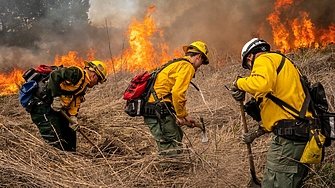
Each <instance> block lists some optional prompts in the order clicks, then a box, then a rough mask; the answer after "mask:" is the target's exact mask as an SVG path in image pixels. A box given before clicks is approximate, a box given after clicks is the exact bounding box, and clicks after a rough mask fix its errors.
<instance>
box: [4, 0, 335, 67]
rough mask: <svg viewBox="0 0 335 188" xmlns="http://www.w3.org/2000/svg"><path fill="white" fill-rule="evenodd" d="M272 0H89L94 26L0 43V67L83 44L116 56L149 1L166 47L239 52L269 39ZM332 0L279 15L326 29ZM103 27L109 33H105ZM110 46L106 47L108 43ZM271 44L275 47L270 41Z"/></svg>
mask: <svg viewBox="0 0 335 188" xmlns="http://www.w3.org/2000/svg"><path fill="white" fill-rule="evenodd" d="M275 2H276V0H248V1H247V0H234V1H232V0H213V1H208V0H183V1H181V0H164V1H162V0H113V1H112V0H91V8H90V11H89V12H88V15H89V19H90V22H91V25H92V26H94V27H96V28H99V29H91V30H89V29H88V30H87V29H83V28H76V29H75V31H76V32H75V33H72V34H71V35H64V34H59V33H52V32H50V31H40V36H41V38H42V40H41V41H39V42H38V43H37V44H36V45H37V46H38V50H36V49H20V48H15V47H11V48H5V47H2V48H1V54H0V60H1V63H0V69H1V70H2V72H3V71H4V70H5V71H6V70H8V69H9V68H8V67H9V66H7V65H8V64H11V65H12V66H13V67H19V68H25V67H27V66H30V65H37V64H41V63H45V64H48V63H52V62H53V61H54V59H55V55H56V54H59V55H65V54H67V53H68V52H69V51H77V52H78V56H80V57H82V58H84V59H85V58H86V52H87V49H94V50H97V53H96V56H95V58H96V59H102V60H104V59H106V60H107V59H109V58H110V55H111V54H112V56H116V57H117V56H118V55H119V54H120V53H121V52H122V51H124V50H125V48H127V44H128V43H127V37H126V35H125V33H126V31H127V29H128V26H129V24H130V23H131V22H132V19H136V20H137V21H141V20H143V19H144V16H145V14H146V13H147V9H148V8H149V7H150V6H155V13H152V14H151V15H152V17H153V19H154V21H155V25H156V27H157V28H159V29H160V30H162V31H163V36H162V37H161V38H158V39H157V38H156V41H159V42H161V43H165V44H166V45H168V46H169V47H170V50H171V51H172V50H173V49H175V48H178V47H181V46H182V45H185V44H189V43H191V42H193V41H195V40H202V41H204V42H206V43H207V45H208V47H209V48H210V49H211V50H212V51H215V52H216V53H217V54H222V53H230V54H234V55H236V57H238V56H239V54H240V50H241V48H242V47H243V45H244V44H245V43H246V42H247V41H248V40H250V39H251V38H252V37H260V38H263V39H265V40H267V41H268V42H269V43H270V44H273V36H272V32H273V31H272V29H271V27H270V24H269V22H268V21H267V20H266V18H267V17H268V16H269V15H270V14H271V13H272V12H273V11H274V3H275ZM333 10H335V5H334V3H333V0H321V1H315V0H294V3H293V4H292V5H291V6H290V7H289V8H288V9H286V10H285V11H283V12H282V13H281V15H280V18H281V19H282V20H281V21H282V22H283V23H285V22H287V20H290V19H294V18H296V17H297V16H298V15H299V12H300V11H305V12H307V13H309V17H308V18H309V19H311V21H312V22H313V23H314V25H315V27H316V28H326V29H327V28H328V26H329V25H330V24H331V23H334V22H335V11H333ZM107 32H108V34H109V36H107ZM274 32H275V31H274ZM109 46H111V48H109ZM273 47H274V48H276V46H274V45H273Z"/></svg>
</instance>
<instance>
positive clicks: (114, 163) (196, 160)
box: [0, 47, 335, 187]
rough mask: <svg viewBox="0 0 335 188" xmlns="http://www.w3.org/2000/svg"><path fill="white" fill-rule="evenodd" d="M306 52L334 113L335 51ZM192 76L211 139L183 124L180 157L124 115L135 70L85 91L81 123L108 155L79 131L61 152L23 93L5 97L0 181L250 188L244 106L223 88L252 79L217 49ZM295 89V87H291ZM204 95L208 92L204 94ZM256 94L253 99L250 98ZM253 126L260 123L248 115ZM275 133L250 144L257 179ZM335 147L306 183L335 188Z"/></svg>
mask: <svg viewBox="0 0 335 188" xmlns="http://www.w3.org/2000/svg"><path fill="white" fill-rule="evenodd" d="M332 50H333V48H332V47H330V48H329V49H327V50H322V51H314V50H305V51H301V52H297V53H294V54H289V56H290V57H291V58H292V59H293V60H294V61H295V63H296V64H297V65H298V66H299V67H300V68H301V70H302V71H303V72H304V73H305V74H306V75H307V76H308V77H309V79H310V80H311V81H313V82H314V81H316V80H318V81H321V82H322V83H323V84H324V86H325V88H326V92H327V97H328V100H329V102H330V110H331V111H335V108H334V104H335V101H334V98H335V97H334V90H335V86H334V85H335V83H334V82H335V72H334V69H335V54H334V52H333V51H332ZM214 59H215V61H213V62H216V60H219V61H220V62H225V64H224V67H223V68H218V67H217V65H212V66H207V67H205V66H203V67H201V70H200V71H199V72H198V73H197V75H196V77H195V78H194V80H193V81H194V83H196V84H197V85H198V86H199V87H200V89H201V91H202V92H201V93H200V92H198V91H197V90H196V89H194V88H192V87H190V88H189V90H188V93H187V95H188V99H189V100H188V111H189V113H190V114H191V116H193V117H195V118H196V119H199V118H200V117H203V118H204V120H205V124H206V128H207V134H208V137H209V142H208V143H202V142H201V139H202V133H201V130H199V129H196V128H194V129H189V128H185V127H183V130H184V132H185V134H184V139H183V145H184V149H185V152H184V154H182V155H180V156H179V157H178V158H164V157H160V156H159V155H158V153H157V151H156V143H155V141H154V139H153V137H152V136H151V134H150V132H149V129H148V128H147V127H146V126H145V125H144V123H143V120H142V118H130V117H128V116H127V115H126V114H125V113H124V112H123V106H124V101H123V99H122V95H123V91H124V89H125V88H126V86H127V82H128V81H129V80H130V78H131V77H132V75H131V74H127V73H118V74H117V75H114V76H110V77H109V80H108V81H107V83H106V84H104V85H99V86H97V87H96V88H94V89H93V90H90V91H89V93H88V94H87V95H86V99H87V101H86V102H85V103H84V104H83V106H82V108H81V111H80V115H79V122H80V124H81V125H82V127H83V130H84V132H85V133H86V134H87V135H88V136H89V138H90V139H91V140H92V141H93V142H94V143H95V144H96V145H98V146H99V147H101V148H102V153H101V152H99V151H98V150H97V149H96V148H95V147H93V146H91V145H90V144H89V143H88V142H87V141H86V140H85V139H84V138H83V136H82V135H80V134H79V133H77V140H78V146H77V152H76V153H69V152H63V151H59V150H57V149H55V148H53V147H51V146H49V145H47V144H46V143H45V142H44V141H43V140H42V139H41V137H40V135H39V133H38V129H37V128H36V126H35V125H34V124H33V123H32V121H31V120H30V117H29V114H28V113H27V112H25V111H24V109H23V108H22V107H21V106H20V105H19V103H18V100H17V96H16V95H15V96H6V97H1V98H0V142H1V149H0V158H1V160H0V171H1V172H0V174H1V176H0V182H1V186H2V187H245V186H246V185H247V183H248V181H249V180H250V173H249V170H248V169H249V166H248V165H249V163H248V158H247V150H246V146H245V144H242V143H241V142H240V140H239V136H240V134H241V132H242V126H241V121H240V113H239V107H238V105H237V104H236V102H235V101H234V100H233V99H232V98H231V96H230V94H229V92H228V91H227V90H226V88H225V87H224V86H225V85H227V86H228V87H229V85H230V84H231V83H232V81H233V80H234V79H235V78H236V76H237V75H241V76H246V75H248V74H249V72H248V71H245V70H242V68H241V67H240V64H239V63H237V62H238V61H237V60H234V59H237V58H232V57H229V56H223V55H222V56H221V55H220V54H216V55H215V57H214ZM288 87H289V85H288ZM202 95H203V97H202ZM248 97H250V96H248ZM247 118H248V119H247V123H248V126H249V129H253V128H256V126H257V125H256V122H254V121H253V120H252V119H251V118H249V117H247ZM270 139H271V134H268V135H264V136H262V137H261V138H259V139H256V140H255V141H254V142H253V144H252V149H253V156H254V160H255V164H256V172H257V176H258V177H260V178H261V177H262V175H263V174H262V172H263V169H264V164H265V160H266V152H267V149H268V145H269V142H270ZM334 150H335V149H334V144H332V146H330V147H328V148H326V157H325V160H324V162H323V163H321V164H318V165H312V166H311V167H310V168H311V171H310V174H309V175H308V179H307V181H306V182H305V187H334V186H335V166H334V155H335V154H334V153H335V152H334Z"/></svg>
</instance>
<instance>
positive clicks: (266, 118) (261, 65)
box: [237, 53, 312, 131]
mask: <svg viewBox="0 0 335 188" xmlns="http://www.w3.org/2000/svg"><path fill="white" fill-rule="evenodd" d="M281 60H282V56H281V55H280V54H277V53H265V54H261V55H259V56H258V57H256V58H255V61H254V65H253V68H252V70H251V74H250V76H248V77H244V78H240V79H238V80H237V87H238V88H239V89H241V90H243V91H246V92H248V93H250V94H252V95H253V96H254V97H255V99H256V100H258V99H260V98H263V101H262V103H261V104H260V110H261V118H262V122H263V125H261V126H262V127H263V128H264V129H265V130H266V131H272V129H273V127H274V125H275V123H276V122H277V121H279V120H282V119H295V118H294V117H293V116H292V115H290V114H289V113H288V112H286V111H285V110H283V109H281V108H280V107H279V106H278V105H277V104H275V103H274V102H273V101H271V100H270V99H269V98H267V97H265V96H266V94H268V93H271V94H272V95H274V96H276V97H277V98H279V99H281V100H283V101H285V102H286V103H287V104H289V105H291V106H292V107H293V108H295V109H297V110H298V111H300V109H301V107H302V105H303V102H304V99H305V93H304V90H303V88H302V85H301V82H300V72H299V71H298V69H296V68H295V66H294V65H293V64H292V63H291V62H290V61H289V60H288V59H287V58H286V59H285V61H286V62H285V64H284V66H283V67H282V69H281V71H280V72H279V74H278V75H277V68H278V66H279V65H280V62H281ZM293 114H294V113H293ZM306 116H307V117H312V114H311V113H310V112H307V114H306Z"/></svg>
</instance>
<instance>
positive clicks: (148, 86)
mask: <svg viewBox="0 0 335 188" xmlns="http://www.w3.org/2000/svg"><path fill="white" fill-rule="evenodd" d="M181 60H185V61H188V62H190V61H189V60H188V59H186V58H176V59H172V60H170V61H169V62H167V63H165V64H164V65H162V66H161V67H160V68H157V69H155V70H154V71H152V72H151V73H149V72H148V71H144V72H140V73H138V74H137V75H135V76H134V77H133V78H132V79H131V81H130V83H129V85H128V87H127V89H126V90H125V92H124V94H123V99H124V100H126V105H125V107H124V111H125V112H126V113H127V114H128V115H129V116H131V117H135V116H143V115H144V106H145V104H146V103H147V101H148V99H149V97H150V94H151V93H152V94H153V95H154V97H155V100H156V101H159V99H158V97H157V95H156V93H155V91H154V84H155V81H156V77H157V75H158V73H159V72H161V71H162V70H163V69H164V68H165V67H167V66H168V65H170V64H172V63H174V62H177V61H181ZM169 95H171V93H170V94H169ZM165 97H167V96H165Z"/></svg>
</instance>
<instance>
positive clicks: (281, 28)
mask: <svg viewBox="0 0 335 188" xmlns="http://www.w3.org/2000/svg"><path fill="white" fill-rule="evenodd" d="M300 3H301V0H300V1H296V2H293V0H277V1H276V2H275V4H274V12H273V13H271V14H270V15H269V16H268V17H267V20H268V21H269V22H270V25H271V28H272V34H273V39H274V43H275V45H277V46H278V47H280V50H281V51H284V52H285V51H288V50H295V49H298V48H322V47H325V46H326V45H328V44H330V43H333V42H334V41H335V35H334V34H335V24H333V23H332V24H331V25H330V26H329V27H328V29H324V28H316V26H315V25H314V23H313V22H312V21H311V20H310V19H309V14H308V13H307V12H304V11H300V12H299V16H298V17H296V18H294V19H291V20H290V19H289V18H287V17H286V18H282V17H284V16H283V14H282V13H284V12H285V11H289V10H291V9H293V8H294V7H296V5H298V4H300ZM293 5H294V6H293ZM282 19H284V20H282Z"/></svg>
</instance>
